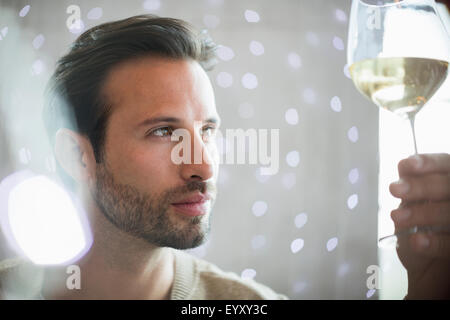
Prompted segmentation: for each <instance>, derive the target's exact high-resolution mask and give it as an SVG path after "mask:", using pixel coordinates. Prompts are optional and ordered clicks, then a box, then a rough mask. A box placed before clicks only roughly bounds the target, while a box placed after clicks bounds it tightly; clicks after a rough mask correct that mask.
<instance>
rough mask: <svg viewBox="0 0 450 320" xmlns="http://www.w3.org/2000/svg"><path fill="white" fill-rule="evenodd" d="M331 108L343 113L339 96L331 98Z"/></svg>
mask: <svg viewBox="0 0 450 320" xmlns="http://www.w3.org/2000/svg"><path fill="white" fill-rule="evenodd" d="M330 107H331V109H332V110H333V111H335V112H341V110H342V104H341V99H339V97H338V96H334V97H333V98H331V100H330Z"/></svg>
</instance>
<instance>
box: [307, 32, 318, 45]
mask: <svg viewBox="0 0 450 320" xmlns="http://www.w3.org/2000/svg"><path fill="white" fill-rule="evenodd" d="M306 42H308V43H309V44H310V45H312V46H313V47H317V46H318V45H319V44H320V39H319V36H318V35H317V33H315V32H312V31H308V32H307V33H306Z"/></svg>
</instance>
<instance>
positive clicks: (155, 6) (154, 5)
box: [142, 0, 161, 11]
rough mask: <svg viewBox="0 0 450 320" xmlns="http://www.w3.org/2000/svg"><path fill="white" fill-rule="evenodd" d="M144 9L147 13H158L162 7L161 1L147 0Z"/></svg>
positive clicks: (143, 5)
mask: <svg viewBox="0 0 450 320" xmlns="http://www.w3.org/2000/svg"><path fill="white" fill-rule="evenodd" d="M142 7H143V8H144V9H145V10H147V11H156V10H159V8H160V7H161V1H159V0H145V1H144V3H143V4H142Z"/></svg>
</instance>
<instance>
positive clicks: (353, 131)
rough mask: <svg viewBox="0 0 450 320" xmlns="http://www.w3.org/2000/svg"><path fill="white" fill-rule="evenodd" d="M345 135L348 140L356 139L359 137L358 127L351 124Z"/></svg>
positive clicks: (353, 140)
mask: <svg viewBox="0 0 450 320" xmlns="http://www.w3.org/2000/svg"><path fill="white" fill-rule="evenodd" d="M347 137H348V140H350V141H351V142H356V141H358V139H359V134H358V128H357V127H354V126H353V127H351V128H350V129H348V132H347Z"/></svg>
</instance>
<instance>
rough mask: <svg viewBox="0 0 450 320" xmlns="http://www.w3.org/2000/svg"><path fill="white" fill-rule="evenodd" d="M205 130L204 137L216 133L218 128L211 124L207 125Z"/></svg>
mask: <svg viewBox="0 0 450 320" xmlns="http://www.w3.org/2000/svg"><path fill="white" fill-rule="evenodd" d="M203 132H205V134H204V135H203V137H206V138H209V137H211V136H213V135H214V133H215V132H216V128H215V127H211V126H209V127H205V128H203Z"/></svg>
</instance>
